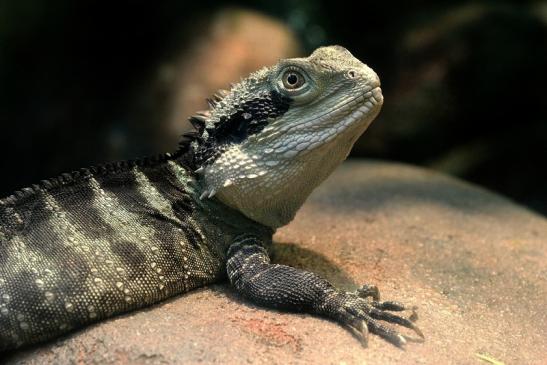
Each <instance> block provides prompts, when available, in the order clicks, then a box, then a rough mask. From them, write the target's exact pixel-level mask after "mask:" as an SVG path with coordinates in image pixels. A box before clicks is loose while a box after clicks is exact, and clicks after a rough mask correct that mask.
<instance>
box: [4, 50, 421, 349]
mask: <svg viewBox="0 0 547 365" xmlns="http://www.w3.org/2000/svg"><path fill="white" fill-rule="evenodd" d="M382 102H383V97H382V93H381V89H380V81H379V78H378V76H377V75H376V73H374V71H373V70H372V69H370V68H369V67H367V66H366V65H364V64H363V63H361V62H360V61H359V60H357V59H356V58H354V57H353V56H352V55H351V54H350V53H349V52H348V51H347V50H346V49H344V48H342V47H339V46H332V47H323V48H319V49H317V50H316V51H315V52H314V53H313V54H312V55H311V56H310V57H308V58H295V59H285V60H281V61H279V62H278V63H277V64H276V65H274V66H272V67H267V68H263V69H261V70H259V71H257V72H255V73H253V74H251V75H250V76H249V77H247V78H245V79H243V80H242V81H241V82H239V83H238V84H236V85H233V86H232V88H231V89H230V90H229V91H221V92H219V93H217V94H216V95H215V96H214V98H213V99H211V100H210V109H209V110H207V111H205V112H199V113H197V114H196V115H195V116H193V117H191V118H190V121H191V122H192V124H193V125H194V127H195V131H193V132H192V133H188V134H186V135H185V136H184V138H183V141H182V142H181V144H180V148H179V149H178V151H177V152H176V153H173V154H165V155H161V156H159V157H156V158H148V159H141V160H135V161H128V162H121V163H110V164H106V165H102V166H98V167H93V168H88V169H81V170H79V171H76V172H72V173H69V174H63V175H61V176H59V177H57V178H55V179H50V180H47V181H42V182H41V183H39V184H36V185H34V186H32V187H29V188H25V189H22V190H20V191H18V192H16V193H15V194H13V195H12V196H10V197H7V198H4V199H2V200H0V350H6V349H12V348H16V347H19V346H22V345H26V344H31V343H36V342H39V341H44V340H47V339H51V338H54V337H56V336H59V335H61V334H63V333H66V332H68V331H70V330H72V329H75V328H78V327H81V326H84V325H86V324H88V323H91V322H95V321H98V320H101V319H104V318H107V317H111V316H113V315H116V314H119V313H122V312H127V311H130V310H134V309H137V308H142V307H144V306H147V305H150V304H152V303H155V302H158V301H161V300H163V299H166V298H169V297H172V296H174V295H177V294H180V293H184V292H187V291H189V290H192V289H194V288H196V287H200V286H203V285H206V284H210V283H214V282H218V281H221V280H224V279H225V278H226V277H227V278H228V279H229V281H230V283H231V284H232V286H233V287H234V288H235V290H236V291H237V292H239V293H240V294H241V295H242V296H244V297H246V298H248V299H249V300H251V301H253V302H255V303H259V304H261V305H264V306H267V307H274V308H281V309H286V310H292V311H300V312H308V313H314V314H317V315H320V316H324V317H328V318H331V319H333V320H334V321H337V322H339V323H341V324H343V325H345V326H347V327H348V328H350V329H352V330H353V331H356V332H357V333H359V334H361V335H362V336H363V338H366V335H367V333H368V332H369V331H370V332H372V333H375V334H378V335H380V336H382V337H383V338H385V339H387V340H389V341H391V342H392V343H394V344H396V345H403V344H404V343H405V342H406V339H407V338H406V337H405V336H403V335H401V334H399V333H398V332H396V331H395V330H394V329H391V328H389V327H387V326H385V325H384V324H382V323H381V322H379V321H386V322H391V323H396V324H399V325H402V326H405V327H408V328H411V329H413V330H415V331H416V332H417V333H418V334H419V335H421V332H420V331H419V330H418V329H417V328H416V327H415V325H414V324H413V322H412V321H411V320H409V319H407V318H403V317H400V316H397V315H395V314H393V313H391V312H390V311H401V310H404V309H405V307H404V306H403V305H402V304H399V303H397V302H380V301H379V300H378V296H377V289H376V288H375V287H373V286H363V287H362V288H360V289H359V290H357V291H355V292H351V293H348V292H344V291H341V290H337V289H336V288H334V287H333V286H332V285H331V284H329V283H328V282H327V281H326V280H324V279H322V278H320V277H318V276H316V275H315V274H313V273H311V272H307V271H302V270H298V269H295V268H292V267H288V266H283V265H277V264H272V263H270V259H269V257H268V245H269V243H270V242H271V239H272V234H273V233H274V231H275V230H276V229H277V228H278V227H281V226H283V225H285V224H287V223H289V222H290V221H291V220H292V219H293V217H294V215H295V213H296V211H297V210H298V209H299V207H300V206H301V205H302V204H303V202H304V201H305V199H306V198H307V197H308V195H309V194H310V193H311V191H312V190H313V189H314V188H315V187H316V186H317V185H318V184H319V183H321V182H322V181H323V180H324V179H325V178H326V177H327V176H328V175H329V174H330V173H331V172H332V171H333V170H334V169H335V168H336V167H337V166H338V165H339V164H340V163H341V162H342V161H343V160H344V159H345V158H346V156H347V155H348V153H349V151H350V149H351V147H352V145H353V144H354V142H355V141H356V139H357V138H358V137H359V136H360V135H361V134H362V133H363V131H364V130H365V129H366V128H367V127H368V125H369V124H370V123H371V122H372V120H373V119H374V118H375V117H376V115H377V114H378V112H379V110H380V108H381V105H382Z"/></svg>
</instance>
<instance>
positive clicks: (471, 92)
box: [0, 0, 547, 213]
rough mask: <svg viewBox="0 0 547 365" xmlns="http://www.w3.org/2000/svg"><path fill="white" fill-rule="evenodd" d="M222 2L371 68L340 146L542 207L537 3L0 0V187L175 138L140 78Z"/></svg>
mask: <svg viewBox="0 0 547 365" xmlns="http://www.w3.org/2000/svg"><path fill="white" fill-rule="evenodd" d="M227 7H241V8H246V9H252V10H255V11H257V12H260V13H262V14H265V15H267V16H270V17H273V18H275V19H278V20H279V21H280V22H282V23H284V24H285V25H286V27H288V28H289V29H290V30H292V31H293V32H294V34H296V38H297V41H298V42H299V43H300V44H301V47H302V51H303V54H308V53H309V52H310V51H312V50H313V49H314V48H316V47H317V46H320V45H328V44H340V45H343V46H345V47H346V48H348V49H349V50H350V51H351V52H352V53H353V54H354V55H355V56H356V57H358V58H360V59H361V60H363V61H365V62H366V63H367V64H369V65H370V66H372V67H373V68H374V69H375V70H376V71H377V72H378V73H379V75H380V77H381V79H382V83H383V87H382V88H383V90H384V94H385V104H384V109H383V111H382V113H381V115H380V117H379V118H378V120H377V121H375V122H374V123H373V125H372V126H371V128H370V130H369V131H368V132H367V133H366V134H365V135H364V136H363V137H362V138H361V139H360V141H359V142H358V143H357V145H356V147H355V149H354V152H353V155H352V156H354V157H370V158H380V159H388V160H395V161H403V162H407V163H412V164H418V165H423V166H426V167H430V168H434V169H438V170H441V171H443V172H446V173H450V174H453V175H456V176H460V177H462V178H464V179H467V180H470V181H472V182H475V183H478V184H481V185H483V186H485V187H488V188H490V189H493V190H495V191H497V192H500V193H502V194H505V195H507V196H509V197H512V198H513V199H515V200H517V201H520V202H521V203H523V204H525V205H527V206H529V207H531V208H532V209H535V210H537V211H539V212H543V213H547V93H546V92H545V87H546V85H547V3H545V2H542V1H491V2H488V1H424V0H421V1H420V0H418V1H411V2H409V1H400V0H399V1H384V2H380V1H359V2H353V1H346V0H339V1H312V0H304V1H290V0H282V1H266V0H263V1H230V2H224V1H208V0H205V1H199V2H198V1H193V2H188V1H174V0H166V1H159V2H136V1H109V2H106V1H88V0H78V1H74V0H70V1H69V0H53V1H43V0H42V1H40V0H2V1H0V123H1V127H2V129H1V133H0V150H1V152H2V155H1V156H2V157H1V158H0V168H1V170H0V171H2V173H1V175H2V179H0V196H5V195H8V194H9V193H10V192H12V191H13V190H15V189H18V188H21V187H23V186H26V185H30V184H32V183H34V182H36V181H38V180H41V179H44V178H48V177H51V176H55V175H57V174H59V173H62V172H65V171H70V170H73V169H76V168H79V167H83V166H88V165H92V164H97V163H101V162H105V161H112V160H119V159H127V158H133V157H136V156H143V155H150V154H156V153H159V152H162V149H164V148H165V149H167V150H169V149H173V148H175V146H171V145H165V146H164V145H160V144H158V143H157V140H156V139H153V138H147V137H148V136H149V135H150V133H151V132H150V131H151V130H153V129H154V127H155V126H156V124H153V125H150V123H152V121H153V123H159V122H158V120H159V119H161V118H160V117H159V116H161V115H162V111H161V108H162V105H163V104H162V103H161V101H160V102H158V101H157V100H155V99H154V98H151V97H150V93H149V92H148V89H149V88H150V87H151V86H150V85H151V83H152V80H155V79H156V76H157V74H158V70H159V69H161V65H162V64H164V63H165V62H166V60H169V59H172V58H173V57H174V56H175V55H177V54H181V52H184V50H185V47H189V45H191V44H192V42H194V41H195V39H199V36H200V34H201V33H203V32H204V31H205V30H206V29H207V27H208V26H209V19H210V18H211V17H212V14H215V13H216V12H218V11H219V10H221V9H223V8H227ZM267 42H268V39H264V43H265V44H267ZM181 50H182V51H181ZM223 56H224V57H226V56H228V57H229V55H223ZM191 71H192V70H190V72H191ZM194 76H197V77H198V78H199V75H194ZM203 76H204V77H206V76H207V75H203ZM206 96H207V95H203V97H206ZM155 97H156V98H159V99H161V98H162V95H161V93H160V94H159V95H155ZM143 105H144V106H143ZM198 109H201V106H199V107H198V106H196V110H198ZM143 110H146V112H143ZM182 122H184V121H181V123H182ZM147 123H148V124H147Z"/></svg>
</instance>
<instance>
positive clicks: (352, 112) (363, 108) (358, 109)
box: [336, 86, 384, 132]
mask: <svg viewBox="0 0 547 365" xmlns="http://www.w3.org/2000/svg"><path fill="white" fill-rule="evenodd" d="M383 102H384V97H383V95H382V89H380V87H379V86H378V87H375V88H373V89H371V90H369V91H367V92H364V93H363V94H361V95H359V96H357V97H355V98H353V99H351V100H350V101H348V102H347V103H345V104H344V105H342V106H341V107H340V108H338V111H339V112H340V113H347V115H346V116H344V117H343V118H342V119H341V120H340V122H339V123H338V125H337V128H336V129H337V131H338V132H340V131H341V130H343V129H345V128H347V127H349V126H350V125H353V124H354V123H356V122H358V121H360V120H363V121H365V120H366V121H367V122H368V123H367V125H368V124H370V122H371V121H372V119H373V118H374V117H375V116H376V114H378V112H379V111H380V107H381V106H382V103H383ZM366 117H368V118H366Z"/></svg>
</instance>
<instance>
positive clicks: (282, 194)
mask: <svg viewBox="0 0 547 365" xmlns="http://www.w3.org/2000/svg"><path fill="white" fill-rule="evenodd" d="M359 134H360V133H358V134H354V135H353V136H351V137H350V138H349V139H350V140H349V141H348V143H339V141H338V140H337V139H338V138H336V139H335V140H333V141H332V143H329V144H327V145H323V146H321V147H319V148H318V149H317V150H314V153H308V154H304V155H302V156H296V157H291V158H287V159H279V160H277V163H276V165H275V166H268V164H266V161H260V158H259V159H258V161H255V162H256V165H257V166H260V168H259V169H257V170H256V171H255V170H254V168H251V169H246V170H245V173H246V174H247V176H252V178H248V179H238V180H237V182H236V183H234V184H231V185H229V186H226V187H221V188H218V191H217V193H216V197H217V198H218V199H219V200H220V201H221V202H222V203H224V204H226V205H228V206H230V207H232V208H234V209H237V210H238V211H240V212H241V213H243V214H244V215H245V216H247V217H248V218H250V219H252V220H254V221H256V222H259V223H261V224H263V225H265V226H268V227H271V228H273V229H276V228H279V227H281V226H284V225H286V224H288V223H289V222H290V221H291V220H293V218H294V217H295V215H296V212H297V211H298V209H299V208H300V207H301V206H302V204H303V203H304V202H305V200H306V199H307V198H308V196H309V195H310V194H311V192H312V191H313V190H314V189H315V187H317V186H318V185H319V184H320V183H321V182H322V181H324V180H325V179H326V178H327V177H328V176H329V175H330V174H331V173H332V171H333V170H334V169H336V167H337V166H338V165H339V164H340V163H341V162H342V161H343V160H344V159H345V158H346V157H347V155H348V153H349V151H350V150H351V146H352V145H353V142H354V141H355V139H356V138H357V137H358V136H359ZM339 138H344V137H343V136H340V137H339ZM268 158H269V159H268V161H272V160H271V156H269V157H268ZM261 162H263V163H261ZM219 163H220V164H222V162H219ZM239 168H241V169H244V167H239ZM211 171H214V174H215V176H208V175H207V173H206V174H205V176H204V178H203V179H202V184H203V185H204V189H210V188H209V187H208V184H211V183H213V184H214V181H222V180H225V178H223V177H222V174H223V173H224V170H223V169H222V168H218V169H216V168H215V166H213V168H212V169H211ZM227 173H230V172H229V171H228V172H227Z"/></svg>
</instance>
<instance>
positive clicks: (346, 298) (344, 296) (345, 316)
mask: <svg viewBox="0 0 547 365" xmlns="http://www.w3.org/2000/svg"><path fill="white" fill-rule="evenodd" d="M330 300H332V301H333V302H335V303H336V306H337V310H336V313H335V315H334V317H335V319H337V320H338V321H339V322H341V323H342V324H344V325H346V326H348V327H349V328H350V330H352V331H353V332H354V333H355V334H357V335H358V337H360V339H361V340H362V341H363V344H364V345H365V346H366V345H367V343H368V333H369V332H371V333H373V334H376V335H378V336H380V337H382V338H384V339H385V340H387V341H389V342H390V343H392V344H394V345H395V346H397V347H403V346H404V345H405V344H406V343H407V342H408V341H412V342H423V341H424V339H425V337H424V335H423V333H422V331H421V330H420V329H419V328H418V327H417V326H416V325H415V324H414V321H415V320H416V319H417V318H418V316H417V314H416V307H406V306H405V305H403V304H402V303H399V302H395V301H380V294H379V291H378V288H377V287H376V286H372V285H363V286H362V287H361V288H359V289H357V290H356V291H355V292H346V293H343V292H337V293H336V295H334V296H331V297H330ZM333 302H331V303H330V304H331V305H332V304H335V303H333ZM328 306H329V307H330V305H328ZM331 308H332V307H331ZM406 310H410V311H411V314H410V316H409V317H408V318H405V317H402V316H399V315H396V314H393V313H390V312H401V311H406ZM381 321H383V322H388V323H394V324H397V325H400V326H403V327H406V328H409V329H411V330H413V331H414V332H415V333H416V335H418V337H409V336H406V335H402V334H400V333H399V332H398V331H396V330H394V329H392V328H390V327H387V326H386V325H385V324H384V323H381Z"/></svg>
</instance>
